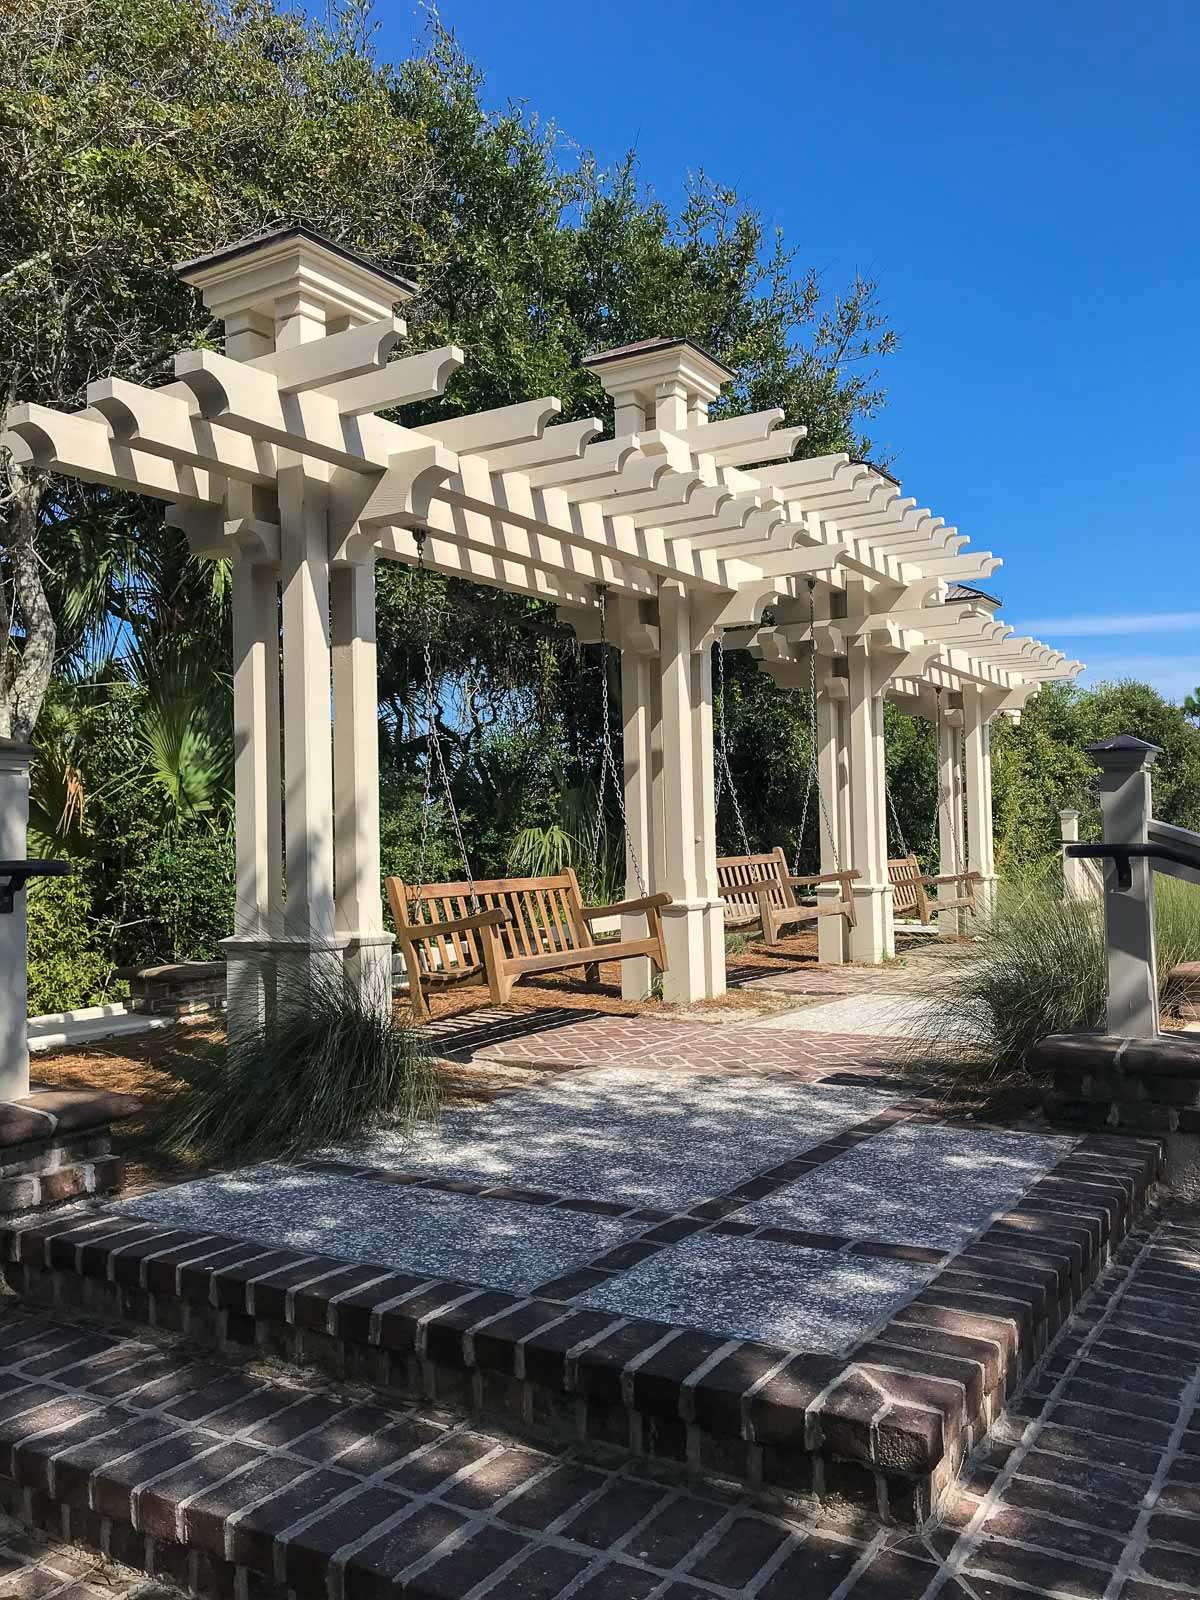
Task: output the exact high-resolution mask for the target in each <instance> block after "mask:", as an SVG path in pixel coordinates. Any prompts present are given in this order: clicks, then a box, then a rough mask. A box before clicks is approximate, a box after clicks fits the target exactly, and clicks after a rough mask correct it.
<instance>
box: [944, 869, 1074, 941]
mask: <svg viewBox="0 0 1200 1600" xmlns="http://www.w3.org/2000/svg"><path fill="white" fill-rule="evenodd" d="M1086 865H1089V866H1090V865H1091V863H1090V862H1088V863H1086ZM999 882H1000V879H999V877H998V876H997V875H996V873H994V872H991V873H984V874H983V877H982V878H981V879H980V881H979V882H978V883H977V884H976V885H975V904H976V906H977V907H978V911H977V912H976V916H975V920H976V921H977V922H987V921H989V920H990V918H991V915H992V913H993V911H994V910H995V909H996V886H997V885H998V884H999ZM963 920H964V922H965V923H966V924H967V926H966V928H965V929H964V932H968V933H969V932H970V922H971V918H970V917H968V916H966V914H965V913H964V917H963Z"/></svg>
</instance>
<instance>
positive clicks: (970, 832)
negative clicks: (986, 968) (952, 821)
mask: <svg viewBox="0 0 1200 1600" xmlns="http://www.w3.org/2000/svg"><path fill="white" fill-rule="evenodd" d="M994 709H995V707H994V703H993V698H992V697H989V696H988V695H987V694H986V693H985V692H984V691H982V690H978V689H975V688H973V687H972V686H971V685H967V686H965V687H964V689H963V767H964V769H965V778H966V803H967V805H966V809H967V867H968V870H969V871H971V872H978V873H979V876H980V882H979V883H978V884H977V885H976V889H975V900H976V904H977V905H978V907H979V914H980V916H981V917H986V916H988V915H990V913H991V910H992V907H993V905H994V903H995V898H996V850H995V841H994V830H993V823H992V730H991V719H992V716H993V713H994Z"/></svg>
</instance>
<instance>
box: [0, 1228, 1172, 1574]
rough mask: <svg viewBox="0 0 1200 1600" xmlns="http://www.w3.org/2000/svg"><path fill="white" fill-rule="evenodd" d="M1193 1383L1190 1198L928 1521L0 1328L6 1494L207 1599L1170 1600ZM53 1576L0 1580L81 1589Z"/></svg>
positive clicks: (0, 1442)
mask: <svg viewBox="0 0 1200 1600" xmlns="http://www.w3.org/2000/svg"><path fill="white" fill-rule="evenodd" d="M1198 1398H1200V1222H1198V1221H1197V1220H1196V1218H1195V1217H1194V1216H1192V1215H1186V1214H1182V1213H1181V1214H1178V1215H1176V1216H1173V1217H1172V1216H1168V1217H1167V1218H1166V1219H1157V1218H1155V1219H1152V1220H1150V1221H1148V1222H1147V1223H1145V1224H1144V1225H1143V1226H1142V1227H1140V1228H1139V1229H1137V1230H1136V1231H1135V1232H1134V1233H1133V1234H1132V1235H1131V1236H1130V1238H1129V1239H1128V1240H1127V1241H1126V1243H1125V1245H1124V1247H1123V1249H1122V1251H1121V1252H1120V1258H1119V1260H1118V1261H1117V1262H1116V1263H1115V1264H1114V1265H1113V1266H1111V1267H1110V1268H1109V1269H1108V1270H1107V1271H1106V1272H1105V1273H1104V1274H1103V1275H1102V1277H1101V1278H1100V1279H1099V1280H1098V1282H1097V1284H1096V1285H1095V1287H1094V1288H1093V1290H1092V1292H1091V1294H1090V1295H1089V1296H1088V1298H1087V1300H1086V1301H1085V1302H1084V1304H1083V1305H1082V1306H1081V1308H1080V1310H1079V1311H1078V1313H1077V1314H1076V1317H1075V1319H1074V1321H1073V1324H1072V1326H1071V1328H1070V1329H1069V1330H1068V1331H1067V1332H1066V1333H1065V1334H1064V1335H1063V1336H1062V1337H1061V1338H1060V1339H1059V1341H1058V1342H1057V1344H1056V1345H1055V1346H1054V1348H1053V1350H1052V1351H1051V1353H1050V1354H1049V1356H1048V1357H1047V1358H1046V1359H1045V1360H1044V1361H1043V1362H1042V1364H1041V1366H1040V1367H1039V1368H1038V1369H1037V1370H1036V1372H1035V1373H1034V1374H1033V1377H1032V1380H1031V1381H1030V1382H1029V1383H1028V1384H1027V1385H1026V1387H1025V1389H1024V1390H1023V1391H1022V1393H1021V1394H1020V1395H1019V1396H1018V1398H1017V1399H1016V1401H1015V1402H1014V1403H1013V1404H1012V1405H1011V1406H1010V1411H1009V1416H1008V1418H1007V1419H1006V1420H1005V1421H1003V1422H1002V1423H1001V1424H1000V1426H999V1427H998V1429H997V1430H996V1431H995V1433H994V1434H993V1436H992V1437H991V1438H989V1439H988V1440H986V1441H985V1442H984V1444H983V1445H982V1446H981V1448H980V1449H979V1450H978V1452H977V1453H976V1455H975V1457H974V1458H973V1459H972V1460H971V1461H970V1462H969V1463H968V1465H967V1469H966V1473H965V1476H964V1479H963V1487H962V1490H961V1492H960V1493H959V1494H958V1496H957V1498H956V1499H954V1500H952V1501H951V1502H950V1503H949V1507H948V1510H947V1513H946V1514H945V1515H944V1517H943V1518H942V1520H941V1521H940V1522H939V1523H938V1524H936V1525H934V1526H932V1527H930V1528H928V1529H926V1530H924V1531H923V1532H922V1533H920V1534H915V1535H914V1534H905V1533H904V1531H903V1530H900V1529H895V1528H892V1529H887V1528H883V1527H880V1526H879V1525H877V1524H874V1523H873V1522H872V1521H871V1519H870V1518H867V1517H850V1518H848V1519H843V1520H840V1521H837V1522H833V1521H829V1520H826V1521H821V1520H815V1519H814V1518H813V1517H812V1516H811V1515H807V1516H806V1515H804V1514H803V1512H802V1510H801V1509H799V1508H797V1507H789V1506H788V1505H786V1504H785V1503H784V1502H782V1501H780V1500H777V1499H770V1498H764V1497H762V1496H756V1495H754V1494H751V1493H746V1492H744V1491H743V1492H741V1493H738V1492H736V1491H730V1490H727V1489H721V1488H719V1487H718V1486H717V1485H715V1484H713V1483H711V1482H710V1483H705V1482H703V1481H700V1480H696V1479H695V1478H689V1477H688V1476H687V1475H685V1474H681V1473H680V1472H678V1471H677V1470H674V1469H672V1468H671V1467H670V1466H669V1465H667V1464H663V1463H648V1462H645V1461H631V1460H614V1459H613V1458H612V1456H611V1454H608V1455H606V1454H605V1452H604V1451H602V1450H601V1451H599V1452H597V1451H596V1450H594V1449H590V1448H588V1447H585V1446H581V1445H565V1446H563V1447H561V1448H553V1449H551V1448H546V1447H541V1446H539V1447H534V1446H532V1445H530V1444H528V1443H523V1442H519V1441H517V1440H514V1439H512V1438H510V1437H508V1436H506V1435H505V1434H504V1433H503V1432H498V1431H495V1430H493V1429H487V1428H480V1427H478V1426H472V1425H470V1424H468V1423H465V1422H453V1421H448V1419H447V1418H446V1417H445V1415H444V1414H438V1413H434V1412H430V1411H428V1410H426V1409H425V1408H422V1407H421V1406H409V1407H397V1406H387V1405H379V1404H375V1403H373V1402H370V1401H364V1400H363V1399H362V1398H361V1397H359V1396H356V1395H354V1394H351V1393H345V1392H343V1391H339V1390H337V1389H336V1388H329V1387H327V1386H323V1385H321V1384H319V1383H317V1382H313V1381H304V1382H297V1381H295V1380H290V1381H288V1382H286V1383H281V1382H280V1381H279V1380H278V1378H274V1379H273V1378H271V1377H270V1376H269V1375H268V1374H265V1373H264V1372H262V1371H261V1370H256V1369H255V1368H254V1367H248V1368H247V1367H240V1368H239V1367H237V1366H234V1365H231V1364H230V1363H228V1362H222V1361H216V1360H212V1359H205V1360H202V1361H197V1360H195V1359H194V1358H192V1357H190V1356H189V1355H188V1354H186V1353H185V1352H182V1351H180V1350H179V1349H177V1348H176V1349H164V1348H162V1347H161V1346H158V1345H155V1344H151V1343H148V1342H147V1341H146V1340H144V1339H137V1338H133V1337H130V1336H128V1335H125V1334H122V1333H119V1332H107V1331H104V1330H103V1329H96V1328H95V1327H89V1326H88V1325H87V1324H86V1323H79V1322H72V1321H70V1319H63V1318H61V1317H58V1318H55V1317H54V1316H52V1315H48V1314H29V1313H25V1312H10V1313H9V1315H8V1316H7V1317H6V1318H5V1319H4V1322H3V1325H2V1326H0V1498H2V1500H3V1503H4V1504H5V1506H6V1507H7V1508H8V1509H9V1510H10V1511H12V1512H15V1513H18V1514H20V1515H21V1516H22V1517H23V1518H25V1519H28V1520H30V1521H32V1522H35V1523H39V1524H41V1525H43V1526H49V1527H51V1528H52V1530H53V1532H54V1534H55V1536H56V1537H59V1538H61V1537H63V1536H66V1537H69V1538H72V1539H77V1540H81V1541H83V1542H85V1543H87V1544H90V1545H92V1546H93V1547H95V1548H103V1549H104V1550H105V1551H107V1552H109V1553H111V1554H112V1555H113V1556H114V1557H116V1558H118V1559H123V1560H127V1561H133V1560H136V1561H137V1563H138V1564H139V1565H142V1564H144V1565H145V1567H146V1568H147V1569H148V1570H149V1571H151V1572H156V1573H160V1574H162V1575H163V1576H165V1577H169V1578H172V1579H175V1580H178V1581H181V1582H184V1583H187V1584H189V1585H190V1586H192V1587H194V1588H196V1589H198V1590H199V1591H200V1592H202V1593H205V1594H209V1595H212V1596H214V1597H216V1596H228V1595H230V1594H233V1593H238V1594H246V1593H250V1594H255V1595H263V1596H270V1597H272V1600H274V1597H276V1596H278V1597H279V1600H283V1595H284V1591H285V1590H286V1589H291V1590H292V1591H293V1592H294V1593H295V1594H296V1595H299V1596H311V1597H313V1600H318V1597H325V1596H326V1595H329V1596H337V1597H340V1600H379V1597H382V1596H384V1595H389V1594H390V1595H394V1596H400V1595H403V1596H404V1597H405V1600H1022V1597H1026V1600H1033V1597H1038V1600H1046V1597H1049V1600H1066V1597H1070V1600H1172V1597H1179V1600H1182V1597H1185V1596H1194V1595H1196V1594H1200V1415H1198V1412H1197V1400H1198ZM2 1542H3V1541H2V1540H0V1544H2ZM10 1559H11V1558H10ZM18 1559H24V1560H27V1559H28V1557H27V1556H25V1557H20V1558H18ZM4 1561H5V1558H4V1557H3V1554H2V1553H0V1566H2V1565H3V1564H4ZM40 1570H41V1571H42V1572H45V1571H49V1572H50V1576H49V1577H47V1576H43V1575H37V1576H34V1577H29V1576H27V1574H28V1573H29V1572H30V1571H34V1572H35V1573H36V1572H38V1571H39V1569H36V1568H29V1567H25V1568H24V1569H22V1570H21V1571H18V1570H17V1569H16V1568H15V1567H14V1566H10V1567H9V1570H8V1572H7V1573H5V1574H4V1575H3V1576H0V1586H2V1587H0V1593H4V1594H7V1595H13V1596H20V1597H25V1596H29V1597H31V1600H53V1596H54V1594H55V1593H60V1594H62V1593H71V1594H72V1600H74V1597H75V1595H78V1596H79V1600H83V1597H84V1595H85V1594H86V1596H87V1600H96V1596H95V1593H94V1590H85V1591H80V1590H74V1591H73V1590H72V1585H73V1584H74V1583H75V1582H76V1581H77V1575H76V1574H74V1573H72V1572H71V1571H69V1570H61V1569H60V1570H58V1571H57V1572H55V1571H53V1570H52V1569H40ZM14 1576H15V1577H16V1578H17V1580H18V1581H16V1582H15V1583H14V1581H13V1578H14ZM79 1578H80V1579H82V1574H80V1575H79ZM243 1585H245V1587H243Z"/></svg>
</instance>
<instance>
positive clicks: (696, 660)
mask: <svg viewBox="0 0 1200 1600" xmlns="http://www.w3.org/2000/svg"><path fill="white" fill-rule="evenodd" d="M712 645H713V635H712V634H711V633H705V634H703V635H702V636H701V637H700V638H697V637H696V633H695V630H694V629H693V634H692V654H691V684H690V690H691V709H692V759H693V762H694V767H693V786H692V801H693V815H692V825H693V828H694V831H695V848H696V889H697V892H698V895H699V898H700V899H701V900H703V901H704V902H705V906H704V910H703V911H702V912H701V921H702V936H703V948H704V958H703V960H704V989H703V993H704V996H705V998H706V999H712V998H714V997H715V996H717V995H722V994H724V993H725V902H724V901H723V900H722V898H721V895H720V892H719V890H718V887H717V795H716V762H715V759H714V751H713V666H712V661H713V657H712Z"/></svg>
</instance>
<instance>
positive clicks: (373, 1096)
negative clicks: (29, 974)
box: [159, 972, 439, 1163]
mask: <svg viewBox="0 0 1200 1600" xmlns="http://www.w3.org/2000/svg"><path fill="white" fill-rule="evenodd" d="M390 999H391V997H390V995H388V996H387V1002H388V1003H387V1004H386V1005H384V1004H377V1003H375V997H374V996H371V995H364V994H362V993H361V992H360V991H359V990H358V989H356V988H355V987H353V986H352V985H351V984H349V983H347V982H346V981H345V980H344V979H343V978H342V976H341V974H340V973H335V972H330V973H328V974H324V975H317V976H314V977H310V978H306V980H305V981H304V982H303V983H297V982H293V983H292V984H290V985H288V986H287V987H286V988H281V989H280V990H279V992H278V993H277V996H276V1002H275V1005H274V1008H273V1011H272V1014H271V1015H270V1016H269V1017H268V1018H267V1019H265V1020H262V1021H258V1020H256V1021H255V1022H254V1023H253V1024H251V1025H250V1026H247V1027H242V1028H239V1029H237V1030H236V1037H235V1038H234V1039H232V1040H231V1041H230V1042H229V1043H228V1044H227V1045H226V1046H225V1047H224V1049H223V1050H221V1051H220V1052H217V1053H215V1054H214V1055H213V1056H210V1057H209V1058H208V1059H207V1060H205V1061H204V1062H203V1064H200V1065H198V1064H195V1063H192V1064H189V1065H186V1066H185V1067H184V1068H183V1071H184V1072H185V1073H186V1082H185V1084H184V1087H183V1088H182V1089H181V1091H180V1092H179V1094H178V1096H177V1098H176V1100H175V1102H174V1103H173V1105H172V1106H171V1107H170V1108H169V1109H168V1111H167V1114H166V1116H165V1118H164V1121H163V1123H162V1124H161V1125H160V1129H159V1139H160V1140H161V1142H162V1143H163V1144H164V1145H165V1146H166V1148H167V1149H168V1150H169V1151H170V1152H171V1153H172V1155H174V1156H176V1157H178V1158H180V1159H182V1160H185V1161H188V1162H202V1163H218V1162H225V1161H230V1160H251V1159H254V1160H257V1159H260V1158H264V1157H284V1158H288V1157H295V1156H299V1155H302V1154H304V1153H305V1152H307V1151H310V1150H314V1149H319V1148H320V1147H322V1146H324V1145H335V1144H342V1143H345V1142H348V1141H351V1140H353V1139H356V1138H359V1137H361V1136H362V1135H363V1134H365V1133H368V1132H370V1131H372V1130H374V1129H376V1128H379V1127H381V1126H390V1127H395V1126H396V1125H398V1124H399V1125H403V1124H406V1123H412V1122H415V1121H417V1120H418V1119H419V1118H422V1117H425V1116H429V1115H431V1114H432V1113H433V1112H434V1111H435V1110H436V1108H437V1105H438V1099H439V1095H438V1086H437V1079H436V1077H435V1076H434V1072H433V1066H432V1061H431V1059H430V1056H429V1054H428V1052H427V1050H426V1049H425V1047H424V1045H423V1044H422V1042H421V1040H420V1038H419V1036H418V1035H417V1033H416V1032H415V1030H413V1029H412V1028H409V1027H404V1026H401V1025H400V1024H398V1023H397V1022H395V1021H394V1020H393V1018H392V1015H391V1006H390Z"/></svg>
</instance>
